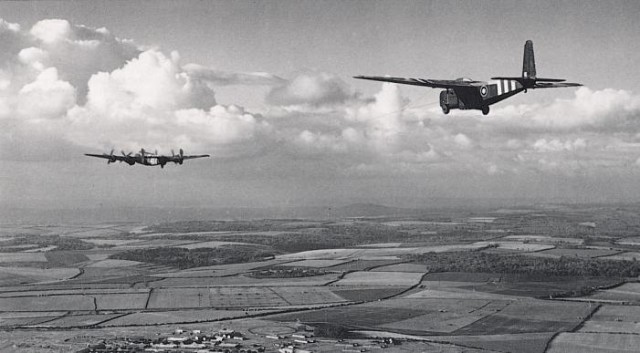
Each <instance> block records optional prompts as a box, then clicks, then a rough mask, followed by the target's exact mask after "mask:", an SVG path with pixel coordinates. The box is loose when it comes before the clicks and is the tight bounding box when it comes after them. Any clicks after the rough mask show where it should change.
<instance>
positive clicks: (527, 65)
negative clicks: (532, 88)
mask: <svg viewBox="0 0 640 353" xmlns="http://www.w3.org/2000/svg"><path fill="white" fill-rule="evenodd" d="M522 78H523V79H525V80H527V79H529V80H534V81H535V79H536V59H535V58H534V57H533V42H532V41H531V40H528V41H527V42H526V43H524V57H523V59H522Z"/></svg>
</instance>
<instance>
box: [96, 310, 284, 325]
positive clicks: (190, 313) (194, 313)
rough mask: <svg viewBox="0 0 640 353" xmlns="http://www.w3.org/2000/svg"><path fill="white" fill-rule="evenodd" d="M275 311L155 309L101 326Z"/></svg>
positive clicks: (238, 316) (188, 320)
mask: <svg viewBox="0 0 640 353" xmlns="http://www.w3.org/2000/svg"><path fill="white" fill-rule="evenodd" d="M270 312H273V311H270V310H252V311H243V310H212V309H204V310H172V311H154V312H145V313H133V314H129V315H124V316H118V317H116V318H114V319H111V320H109V321H105V322H103V323H101V324H100V325H99V326H101V327H113V326H147V325H166V324H184V323H194V322H207V321H217V320H223V319H235V318H244V317H247V316H253V315H263V314H266V313H270Z"/></svg>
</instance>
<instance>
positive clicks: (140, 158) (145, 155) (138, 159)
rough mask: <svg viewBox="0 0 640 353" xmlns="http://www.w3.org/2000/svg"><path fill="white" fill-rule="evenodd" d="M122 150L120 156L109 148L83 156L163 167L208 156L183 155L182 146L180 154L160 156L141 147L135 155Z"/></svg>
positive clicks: (108, 161) (110, 161) (111, 161)
mask: <svg viewBox="0 0 640 353" xmlns="http://www.w3.org/2000/svg"><path fill="white" fill-rule="evenodd" d="M121 152H122V156H118V155H115V154H113V150H111V153H110V154H106V153H103V154H90V153H85V156H89V157H98V158H104V159H106V160H107V164H111V163H114V162H116V161H118V162H125V163H127V164H129V165H134V164H136V163H138V164H142V165H149V166H155V165H159V166H160V168H164V165H165V164H167V163H169V162H173V163H175V164H182V162H184V160H185V159H194V158H204V157H209V155H208V154H200V155H195V156H185V155H184V151H183V150H182V148H181V149H180V154H175V153H173V150H172V151H171V156H162V155H158V152H157V151H156V153H150V152H147V151H145V150H144V148H143V149H141V150H140V152H139V153H136V154H135V155H132V152H129V153H127V154H125V153H124V151H121Z"/></svg>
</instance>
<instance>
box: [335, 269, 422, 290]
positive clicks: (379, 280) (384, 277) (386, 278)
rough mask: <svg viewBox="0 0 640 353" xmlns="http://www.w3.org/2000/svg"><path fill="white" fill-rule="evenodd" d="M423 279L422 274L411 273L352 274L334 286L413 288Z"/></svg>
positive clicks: (361, 272) (362, 272)
mask: <svg viewBox="0 0 640 353" xmlns="http://www.w3.org/2000/svg"><path fill="white" fill-rule="evenodd" d="M421 279H422V274H421V273H411V272H364V271H360V272H352V273H348V274H347V275H345V276H344V278H342V279H341V280H339V281H337V282H335V283H333V284H332V285H334V286H381V285H385V286H405V287H406V286H412V285H416V284H418V283H419V282H420V280H421Z"/></svg>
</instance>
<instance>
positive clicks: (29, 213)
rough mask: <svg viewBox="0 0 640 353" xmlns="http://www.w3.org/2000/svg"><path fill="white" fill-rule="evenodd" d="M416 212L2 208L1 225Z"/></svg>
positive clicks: (365, 206) (370, 207)
mask: <svg viewBox="0 0 640 353" xmlns="http://www.w3.org/2000/svg"><path fill="white" fill-rule="evenodd" d="M418 213H419V210H417V209H408V208H398V207H389V206H384V205H377V204H370V203H356V204H352V205H347V206H340V207H321V206H319V207H270V208H266V207H265V208H259V207H253V208H251V207H246V208H245V207H233V208H200V207H189V208H160V207H158V208H154V207H148V208H145V207H139V208H124V207H123V208H113V207H100V208H88V209H87V208H82V209H53V210H52V209H3V210H1V212H0V223H2V224H91V223H103V222H137V223H138V222H139V223H156V222H172V221H190V220H237V219H265V218H291V219H295V218H313V219H325V218H341V217H380V216H400V215H402V216H405V215H406V216H410V215H415V214H418Z"/></svg>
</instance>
